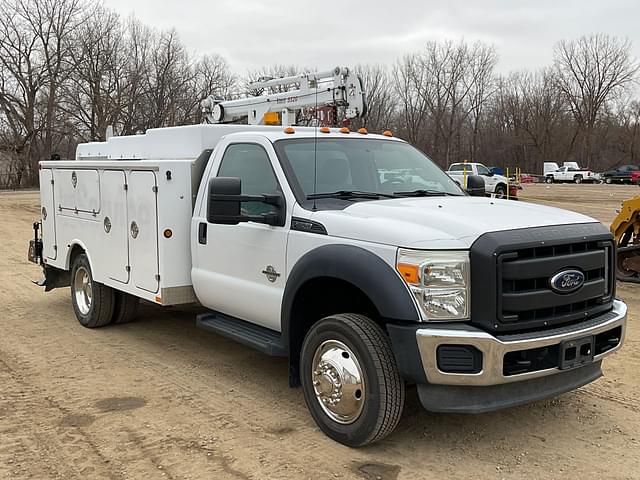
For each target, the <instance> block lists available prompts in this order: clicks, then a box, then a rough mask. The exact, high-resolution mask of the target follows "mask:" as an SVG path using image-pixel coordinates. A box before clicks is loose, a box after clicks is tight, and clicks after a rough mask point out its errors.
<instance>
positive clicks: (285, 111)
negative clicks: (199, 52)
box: [201, 67, 366, 126]
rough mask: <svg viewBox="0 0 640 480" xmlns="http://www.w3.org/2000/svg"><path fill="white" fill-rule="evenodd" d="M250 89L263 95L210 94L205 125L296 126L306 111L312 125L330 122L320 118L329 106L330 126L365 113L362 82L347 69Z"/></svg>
mask: <svg viewBox="0 0 640 480" xmlns="http://www.w3.org/2000/svg"><path fill="white" fill-rule="evenodd" d="M292 86H293V88H292V89H288V90H287V91H283V92H276V93H265V92H268V91H269V90H273V89H274V88H283V87H288V88H290V87H292ZM248 89H249V91H252V92H260V94H258V95H255V96H248V97H246V98H240V99H237V100H228V101H224V100H222V99H220V98H217V97H214V96H212V95H210V96H209V97H207V98H206V99H205V100H203V102H202V104H201V107H202V113H203V119H204V123H232V122H240V121H244V120H245V119H246V121H247V123H249V124H250V125H283V126H289V125H295V124H296V120H297V119H298V118H300V114H301V113H303V112H307V113H309V112H311V115H308V114H307V119H308V121H309V123H312V122H325V123H326V122H327V121H328V120H326V119H321V118H320V116H321V115H320V114H321V113H322V112H323V110H322V109H325V108H327V107H328V108H329V109H330V110H332V115H330V117H331V116H332V117H333V118H332V119H331V120H330V123H337V122H338V121H340V120H344V119H352V118H357V117H360V116H363V115H364V114H365V113H366V101H365V94H364V89H363V85H362V80H361V79H360V77H358V76H357V75H355V74H353V73H352V72H351V71H350V70H349V69H348V68H346V67H336V68H334V69H333V70H328V71H325V72H315V73H305V74H300V75H294V76H291V77H283V78H274V79H268V80H262V81H258V82H254V83H251V84H249V86H248ZM309 117H312V118H311V119H309ZM339 117H341V118H339Z"/></svg>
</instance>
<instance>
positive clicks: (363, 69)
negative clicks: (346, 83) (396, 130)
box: [355, 65, 396, 133]
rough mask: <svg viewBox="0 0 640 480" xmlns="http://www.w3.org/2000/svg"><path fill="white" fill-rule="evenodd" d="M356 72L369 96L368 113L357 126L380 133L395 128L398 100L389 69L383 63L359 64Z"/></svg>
mask: <svg viewBox="0 0 640 480" xmlns="http://www.w3.org/2000/svg"><path fill="white" fill-rule="evenodd" d="M355 72H356V74H357V75H358V76H359V77H360V78H361V79H362V83H363V87H364V91H365V94H366V98H367V100H366V101H367V113H366V115H365V117H364V118H362V119H361V120H360V121H359V122H355V126H357V127H359V126H363V127H366V128H367V129H369V130H370V131H372V132H379V133H381V132H383V131H384V130H387V129H393V127H394V121H395V112H396V105H395V101H396V100H395V95H394V91H393V85H392V83H391V78H390V77H389V73H388V71H387V69H386V68H385V67H384V66H382V65H357V66H356V67H355Z"/></svg>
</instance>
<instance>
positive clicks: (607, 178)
mask: <svg viewBox="0 0 640 480" xmlns="http://www.w3.org/2000/svg"><path fill="white" fill-rule="evenodd" d="M604 183H606V184H607V185H611V184H612V183H613V178H611V177H606V178H605V179H604Z"/></svg>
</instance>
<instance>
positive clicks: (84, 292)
mask: <svg viewBox="0 0 640 480" xmlns="http://www.w3.org/2000/svg"><path fill="white" fill-rule="evenodd" d="M73 295H74V299H75V302H76V306H77V307H78V310H80V313H81V314H82V315H87V314H88V313H89V310H91V298H92V295H93V289H92V287H91V276H90V275H89V272H88V271H87V269H86V268H85V267H83V266H81V267H79V268H78V269H77V270H76V275H75V277H74V279H73Z"/></svg>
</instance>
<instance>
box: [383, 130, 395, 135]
mask: <svg viewBox="0 0 640 480" xmlns="http://www.w3.org/2000/svg"><path fill="white" fill-rule="evenodd" d="M382 134H383V135H384V136H385V137H393V133H391V130H385V131H384V132H382Z"/></svg>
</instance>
